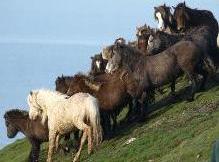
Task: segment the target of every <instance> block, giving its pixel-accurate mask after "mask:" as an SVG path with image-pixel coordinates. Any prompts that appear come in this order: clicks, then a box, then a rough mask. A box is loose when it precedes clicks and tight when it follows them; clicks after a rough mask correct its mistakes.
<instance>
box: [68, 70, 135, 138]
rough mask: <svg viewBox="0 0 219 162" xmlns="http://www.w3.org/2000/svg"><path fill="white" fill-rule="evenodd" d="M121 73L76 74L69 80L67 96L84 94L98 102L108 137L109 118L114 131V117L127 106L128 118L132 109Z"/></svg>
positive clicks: (130, 99) (115, 122)
mask: <svg viewBox="0 0 219 162" xmlns="http://www.w3.org/2000/svg"><path fill="white" fill-rule="evenodd" d="M122 75H123V74H122V71H117V72H116V73H115V74H113V75H110V74H106V73H105V74H101V75H97V76H95V77H93V78H92V79H91V78H89V77H88V76H85V75H82V74H77V75H75V76H74V77H73V79H72V80H71V85H70V87H69V89H68V92H67V95H69V96H72V95H73V94H75V93H78V92H86V93H89V94H91V95H93V96H95V97H96V98H97V99H98V100H99V105H100V113H101V116H102V120H103V121H102V123H103V124H102V126H103V129H104V132H105V135H106V136H108V135H110V133H111V132H109V131H110V130H111V128H110V127H111V126H110V117H111V118H112V120H113V126H112V130H113V131H114V130H115V127H116V124H117V121H116V116H117V115H118V114H119V112H120V111H121V110H122V109H123V107H124V106H126V105H127V104H129V113H128V115H127V117H129V115H130V113H131V108H132V98H131V96H130V95H129V94H128V93H127V83H126V82H125V81H123V80H122Z"/></svg>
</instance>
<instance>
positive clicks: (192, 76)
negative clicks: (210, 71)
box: [187, 73, 197, 102]
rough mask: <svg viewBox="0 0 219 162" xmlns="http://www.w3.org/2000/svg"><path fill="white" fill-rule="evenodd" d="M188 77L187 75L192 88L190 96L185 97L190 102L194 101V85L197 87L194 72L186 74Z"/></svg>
mask: <svg viewBox="0 0 219 162" xmlns="http://www.w3.org/2000/svg"><path fill="white" fill-rule="evenodd" d="M188 77H189V80H190V81H191V82H192V88H191V92H190V96H189V97H188V98H187V101H189V102H191V101H194V95H195V92H196V89H197V88H196V87H197V84H196V78H197V77H196V74H195V73H193V74H188Z"/></svg>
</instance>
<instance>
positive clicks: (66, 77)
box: [55, 75, 73, 84]
mask: <svg viewBox="0 0 219 162" xmlns="http://www.w3.org/2000/svg"><path fill="white" fill-rule="evenodd" d="M72 78H73V77H72V76H63V75H62V76H61V77H59V76H58V77H57V78H56V81H55V83H56V84H58V83H60V82H63V81H66V80H71V79H72Z"/></svg>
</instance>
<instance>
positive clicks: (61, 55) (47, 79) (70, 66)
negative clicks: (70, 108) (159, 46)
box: [0, 43, 101, 148]
mask: <svg viewBox="0 0 219 162" xmlns="http://www.w3.org/2000/svg"><path fill="white" fill-rule="evenodd" d="M100 50H101V48H100V46H98V45H81V44H80V45H76V44H37V43H1V44H0V148H2V147H4V146H5V145H7V144H9V143H11V142H14V140H16V139H17V138H22V137H23V135H22V134H21V133H20V134H18V135H17V137H16V138H14V139H8V138H7V135H6V128H5V123H4V119H3V115H4V113H5V111H7V110H9V109H12V108H20V109H26V110H28V106H27V102H26V97H27V95H28V93H29V92H30V90H32V89H38V88H49V89H54V88H55V79H56V78H57V76H61V75H62V74H64V75H74V74H75V73H77V72H84V73H86V72H88V70H89V69H90V62H91V60H90V56H91V55H94V54H95V53H98V52H100Z"/></svg>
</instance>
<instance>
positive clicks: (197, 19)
mask: <svg viewBox="0 0 219 162" xmlns="http://www.w3.org/2000/svg"><path fill="white" fill-rule="evenodd" d="M174 9H175V10H174V13H173V17H174V19H175V20H176V26H177V30H178V31H186V30H188V29H189V28H193V27H196V26H203V25H205V26H209V27H210V29H211V30H212V33H213V34H214V38H215V39H217V36H218V22H217V20H216V19H215V17H214V15H213V14H212V12H211V11H208V10H198V9H191V8H189V7H188V6H186V4H185V2H183V3H179V4H178V5H177V6H176V7H174Z"/></svg>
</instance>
